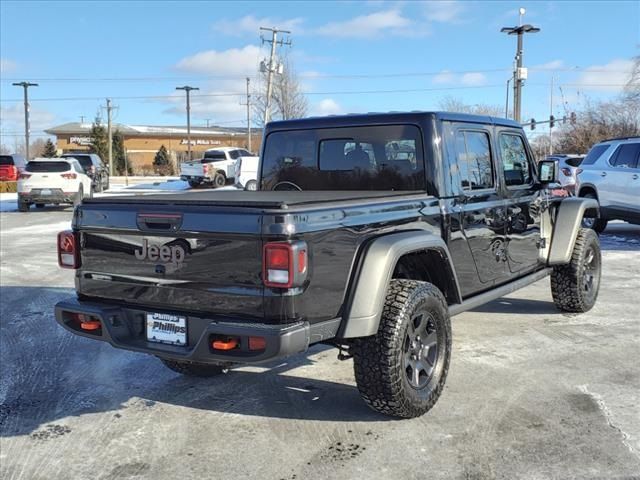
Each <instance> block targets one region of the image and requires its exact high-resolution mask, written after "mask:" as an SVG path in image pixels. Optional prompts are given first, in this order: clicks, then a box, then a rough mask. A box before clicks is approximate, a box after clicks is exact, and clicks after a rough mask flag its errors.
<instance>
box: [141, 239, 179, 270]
mask: <svg viewBox="0 0 640 480" xmlns="http://www.w3.org/2000/svg"><path fill="white" fill-rule="evenodd" d="M135 255H136V258H137V259H138V260H151V261H152V262H156V261H160V262H163V263H173V264H174V265H178V264H180V263H182V262H183V261H184V257H185V256H186V251H185V249H184V248H182V247H181V246H179V245H172V246H169V245H160V246H159V245H153V244H151V245H150V244H149V242H148V241H147V239H146V238H145V239H144V240H143V242H142V248H141V249H140V250H138V249H136V250H135Z"/></svg>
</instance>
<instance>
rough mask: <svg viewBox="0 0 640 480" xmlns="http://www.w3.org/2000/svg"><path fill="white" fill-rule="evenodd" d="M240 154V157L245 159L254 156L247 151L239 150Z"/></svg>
mask: <svg viewBox="0 0 640 480" xmlns="http://www.w3.org/2000/svg"><path fill="white" fill-rule="evenodd" d="M238 151H239V152H240V155H241V156H243V157H252V156H253V154H252V153H251V152H249V151H247V150H238Z"/></svg>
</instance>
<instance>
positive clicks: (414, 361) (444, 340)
mask: <svg viewBox="0 0 640 480" xmlns="http://www.w3.org/2000/svg"><path fill="white" fill-rule="evenodd" d="M351 351H352V352H353V359H354V362H353V365H354V371H355V377H356V383H357V385H358V390H359V391H360V395H361V396H362V398H363V400H364V401H365V402H366V403H367V405H369V407H371V408H372V409H373V410H376V411H378V412H380V413H384V414H387V415H392V416H395V417H402V418H413V417H418V416H420V415H423V414H424V413H426V412H427V411H429V410H430V409H431V407H433V406H434V405H435V403H436V401H437V400H438V398H439V397H440V394H441V393H442V390H443V389H444V384H445V380H446V378H447V371H448V370H449V361H450V359H451V323H450V319H449V309H448V307H447V302H446V300H445V298H444V296H443V295H442V293H441V292H440V290H438V289H437V288H436V287H435V286H434V285H432V284H431V283H427V282H418V281H414V280H392V281H391V284H390V285H389V289H388V290H387V297H386V299H385V305H384V309H383V311H382V318H381V319H380V325H379V327H378V332H377V333H376V335H374V336H371V337H364V338H359V339H356V340H355V341H354V343H353V345H352V347H351Z"/></svg>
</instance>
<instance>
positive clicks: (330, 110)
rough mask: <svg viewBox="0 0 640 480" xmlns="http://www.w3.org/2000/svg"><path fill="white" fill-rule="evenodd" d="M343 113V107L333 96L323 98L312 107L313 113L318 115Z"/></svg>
mask: <svg viewBox="0 0 640 480" xmlns="http://www.w3.org/2000/svg"><path fill="white" fill-rule="evenodd" d="M341 113H344V110H343V108H342V107H341V106H340V104H339V103H338V102H336V101H335V100H334V99H333V98H323V99H322V100H320V101H319V102H318V104H317V105H315V107H314V108H313V114H314V115H318V116H324V115H338V114H341Z"/></svg>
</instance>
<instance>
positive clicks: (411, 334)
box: [403, 312, 438, 390]
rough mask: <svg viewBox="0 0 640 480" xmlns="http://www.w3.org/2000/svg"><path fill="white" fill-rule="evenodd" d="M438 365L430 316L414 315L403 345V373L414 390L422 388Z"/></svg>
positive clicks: (435, 337) (435, 335) (435, 338)
mask: <svg viewBox="0 0 640 480" xmlns="http://www.w3.org/2000/svg"><path fill="white" fill-rule="evenodd" d="M437 363H438V332H437V330H436V322H435V319H434V318H433V316H432V315H431V314H428V313H424V312H423V313H416V314H415V315H414V316H413V317H412V318H411V321H410V322H409V325H408V328H407V333H406V334H405V339H404V345H403V367H404V372H405V375H406V378H407V381H408V382H409V385H411V386H412V387H413V388H415V389H416V390H419V389H422V388H424V387H425V386H426V385H427V384H428V383H429V381H430V380H431V378H432V376H433V372H434V371H435V368H436V365H437Z"/></svg>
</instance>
